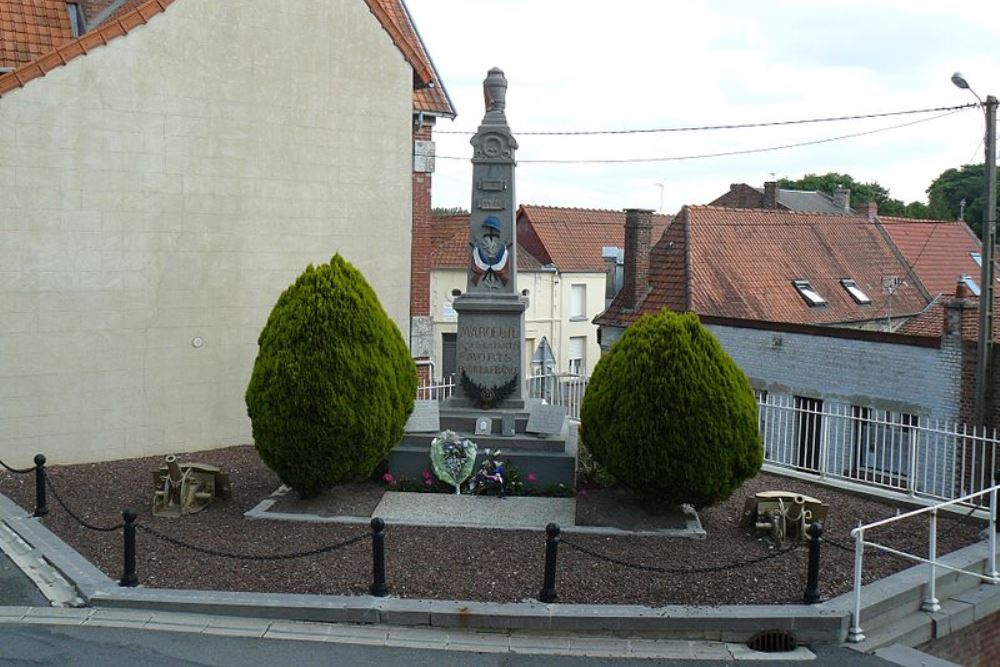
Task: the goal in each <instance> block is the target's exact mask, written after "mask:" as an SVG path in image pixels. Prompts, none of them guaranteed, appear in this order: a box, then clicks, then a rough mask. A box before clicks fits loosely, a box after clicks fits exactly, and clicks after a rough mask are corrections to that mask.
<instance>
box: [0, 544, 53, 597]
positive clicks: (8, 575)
mask: <svg viewBox="0 0 1000 667" xmlns="http://www.w3.org/2000/svg"><path fill="white" fill-rule="evenodd" d="M0 605H24V606H29V607H47V606H49V601H48V600H46V599H45V596H44V595H42V594H41V592H40V591H39V590H38V588H36V587H35V585H34V584H33V583H31V580H30V579H28V578H27V577H26V576H24V574H22V572H21V570H19V569H17V566H16V565H14V564H13V563H12V562H10V559H9V558H7V556H5V555H4V553H3V552H2V551H0Z"/></svg>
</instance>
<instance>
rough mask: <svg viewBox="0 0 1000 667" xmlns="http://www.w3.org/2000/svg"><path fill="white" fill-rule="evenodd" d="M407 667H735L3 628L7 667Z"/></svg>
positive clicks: (842, 655)
mask: <svg viewBox="0 0 1000 667" xmlns="http://www.w3.org/2000/svg"><path fill="white" fill-rule="evenodd" d="M137 664H138V665H142V666H143V667H160V666H163V667H167V666H168V665H169V666H174V665H198V666H199V667H204V666H206V665H213V666H214V665H219V666H222V667H225V666H228V665H233V666H238V667H257V666H258V665H260V666H265V665H266V666H267V667H271V666H272V665H280V664H285V665H296V666H299V665H303V666H306V665H352V666H353V665H406V666H407V667H451V666H458V665H476V667H479V666H483V667H592V666H593V667H597V666H598V665H607V666H609V667H633V666H634V667H638V666H640V665H642V666H652V665H676V664H681V665H684V666H685V667H688V666H689V667H710V666H713V667H714V666H716V665H730V666H731V665H732V664H733V663H732V662H720V661H711V660H685V661H683V662H677V661H674V660H669V661H668V660H644V659H609V658H577V657H563V656H551V655H541V656H524V655H512V654H483V653H471V652H459V651H439V650H427V649H411V648H392V647H384V646H362V645H355V644H341V643H318V642H305V641H286V640H277V639H270V640H269V639H254V638H247V637H220V636H209V635H202V634H189V633H180V632H161V631H152V630H137V629H121V628H105V627H80V626H60V625H40V624H26V623H25V624H0V665H3V666H4V667H6V666H7V665H12V666H13V665H53V666H58V667H65V666H66V665H79V666H81V667H87V666H89V665H94V666H95V667H96V666H100V667H114V666H116V665H127V666H129V667H134V666H135V665H137ZM751 664H755V665H759V664H770V665H778V666H779V667H781V666H785V665H787V666H788V667H793V666H796V667H798V666H801V667H807V666H808V667H848V666H852V665H861V666H863V667H865V666H872V667H885V666H887V665H889V664H890V663H888V662H886V661H884V660H880V659H879V658H874V657H871V656H861V655H858V654H856V653H854V652H852V651H849V650H848V649H841V648H833V647H830V648H822V649H819V650H818V651H817V658H816V660H810V661H796V662H788V661H774V662H771V661H768V662H766V663H761V662H754V663H751Z"/></svg>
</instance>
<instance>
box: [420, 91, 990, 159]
mask: <svg viewBox="0 0 1000 667" xmlns="http://www.w3.org/2000/svg"><path fill="white" fill-rule="evenodd" d="M972 106H976V105H974V104H973V105H964V106H960V107H952V108H951V109H952V110H950V111H948V112H947V113H943V114H938V115H937V116H931V117H930V118H919V119H917V120H911V121H909V122H907V123H897V124H896V125H889V126H887V127H880V128H877V129H874V130H866V131H864V132H852V133H850V134H841V135H839V136H836V137H827V138H825V139H814V140H812V141H800V142H796V143H793V144H781V145H779V146H766V147H763V148H746V149H742V150H735V151H719V152H715V153H697V154H694V155H671V156H668V157H637V158H582V159H575V158H566V159H537V160H532V159H523V160H522V159H519V160H518V161H517V163H518V164H624V163H641V162H678V161H681V160H700V159H704V158H712V157H729V156H733V155H749V154H751V153H767V152H770V151H780V150H785V149H787V148H801V147H803V146H815V145H818V144H827V143H831V142H834V141H842V140H844V139H854V138H856V137H864V136H868V135H871V134H878V133H880V132H888V131H889V130H898V129H900V128H903V127H909V126H911V125H917V124H919V123H927V122H929V121H932V120H937V119H939V118H944V117H945V116H951V115H952V114H956V113H958V112H959V111H961V110H963V109H967V108H970V107H972ZM437 159H438V160H468V159H469V158H467V157H457V156H454V155H438V156H437Z"/></svg>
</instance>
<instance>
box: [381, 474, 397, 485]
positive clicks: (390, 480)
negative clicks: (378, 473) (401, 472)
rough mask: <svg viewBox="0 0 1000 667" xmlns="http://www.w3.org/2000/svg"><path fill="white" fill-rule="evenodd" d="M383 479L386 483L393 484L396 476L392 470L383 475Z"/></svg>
mask: <svg viewBox="0 0 1000 667" xmlns="http://www.w3.org/2000/svg"><path fill="white" fill-rule="evenodd" d="M382 481H383V482H385V483H386V484H392V483H393V482H395V481H396V478H395V477H393V476H392V473H391V472H387V473H386V474H384V475H382Z"/></svg>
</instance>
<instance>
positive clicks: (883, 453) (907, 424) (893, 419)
mask: <svg viewBox="0 0 1000 667" xmlns="http://www.w3.org/2000/svg"><path fill="white" fill-rule="evenodd" d="M851 421H852V427H851V431H852V433H853V438H852V439H853V441H854V443H853V444H854V463H855V465H856V466H857V468H858V470H859V471H861V472H863V473H868V474H869V475H874V476H875V479H876V481H878V478H881V477H886V478H890V480H888V481H894V482H895V483H896V484H899V483H901V482H902V481H903V480H906V479H907V478H908V477H909V475H910V453H911V451H910V450H911V448H912V444H913V441H912V439H913V438H915V437H916V432H915V429H916V427H918V426H919V424H920V417H919V416H918V415H914V414H909V413H906V412H890V411H888V410H878V409H876V408H871V407H868V406H863V405H852V406H851Z"/></svg>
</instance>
